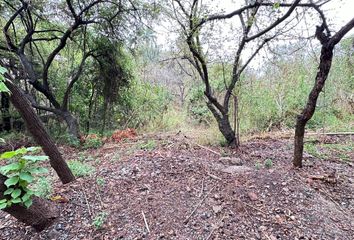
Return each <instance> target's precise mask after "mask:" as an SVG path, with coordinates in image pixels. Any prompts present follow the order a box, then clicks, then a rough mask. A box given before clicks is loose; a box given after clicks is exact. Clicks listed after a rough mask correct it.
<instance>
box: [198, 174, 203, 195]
mask: <svg viewBox="0 0 354 240" xmlns="http://www.w3.org/2000/svg"><path fill="white" fill-rule="evenodd" d="M203 192H204V177H203V180H202V187H201V189H200V193H199V196H198V197H201V196H202V195H203Z"/></svg>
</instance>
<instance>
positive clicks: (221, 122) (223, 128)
mask: <svg viewBox="0 0 354 240" xmlns="http://www.w3.org/2000/svg"><path fill="white" fill-rule="evenodd" d="M217 121H218V126H219V130H220V132H221V133H222V135H223V136H224V137H225V139H226V141H227V144H228V145H229V146H230V147H232V148H237V147H239V146H238V145H237V140H236V137H235V132H234V130H233V129H232V127H231V123H230V119H229V116H228V115H226V116H223V117H222V118H221V119H217Z"/></svg>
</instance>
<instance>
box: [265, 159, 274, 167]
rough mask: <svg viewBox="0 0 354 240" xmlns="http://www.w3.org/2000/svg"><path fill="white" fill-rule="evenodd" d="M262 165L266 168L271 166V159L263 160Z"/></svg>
mask: <svg viewBox="0 0 354 240" xmlns="http://www.w3.org/2000/svg"><path fill="white" fill-rule="evenodd" d="M264 166H265V167H266V168H272V166H273V161H272V160H271V159H267V160H265V161H264Z"/></svg>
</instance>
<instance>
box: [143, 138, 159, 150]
mask: <svg viewBox="0 0 354 240" xmlns="http://www.w3.org/2000/svg"><path fill="white" fill-rule="evenodd" d="M156 146H157V144H156V141H155V140H148V141H147V142H146V143H142V144H140V145H139V148H140V149H142V150H149V151H151V150H154V149H155V148H156Z"/></svg>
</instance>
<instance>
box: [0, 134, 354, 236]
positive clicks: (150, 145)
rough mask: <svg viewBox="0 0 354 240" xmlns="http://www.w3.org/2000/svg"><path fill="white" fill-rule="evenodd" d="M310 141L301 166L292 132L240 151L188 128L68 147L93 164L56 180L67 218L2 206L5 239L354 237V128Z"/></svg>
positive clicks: (56, 197)
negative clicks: (44, 224)
mask: <svg viewBox="0 0 354 240" xmlns="http://www.w3.org/2000/svg"><path fill="white" fill-rule="evenodd" d="M306 140H307V143H306V146H305V149H306V153H305V161H304V167H303V168H302V169H293V168H292V165H291V158H292V149H293V144H292V139H291V138H286V137H281V136H278V135H275V136H271V135H269V136H267V137H259V138H253V139H250V140H248V141H247V142H243V143H242V147H241V148H240V149H239V150H238V151H233V150H231V149H228V148H222V147H210V146H201V145H198V144H195V143H194V142H195V141H194V139H193V137H192V136H184V135H183V134H181V133H179V134H172V133H171V134H161V135H156V134H155V135H146V136H139V137H137V138H135V139H130V140H127V141H124V142H121V143H119V144H113V143H106V144H105V145H104V146H102V147H101V148H99V149H94V150H93V149H89V150H77V149H74V148H69V147H61V151H62V152H63V154H64V157H65V158H66V159H77V160H78V161H83V162H86V163H88V164H90V165H92V166H94V167H95V169H96V170H95V171H94V173H91V174H90V175H89V176H85V177H81V178H78V180H77V181H75V182H73V183H71V184H68V185H64V186H63V185H61V184H60V182H59V181H58V180H56V182H55V183H54V193H53V195H52V198H51V200H52V201H54V202H56V205H57V207H58V209H59V211H60V217H59V218H58V220H57V221H56V222H55V224H54V225H53V226H52V227H51V228H50V229H48V230H45V231H43V232H41V233H36V232H35V231H34V230H32V229H31V228H30V227H26V226H24V225H23V224H21V223H19V222H17V221H16V220H15V219H13V218H12V217H11V216H9V215H6V214H5V213H0V238H1V239H9V240H10V239H11V240H15V239H21V240H25V239H36V240H37V239H58V240H59V239H183V240H184V239H205V240H209V239H247V240H251V239H265V240H274V239H312V240H315V239H331V240H333V239H341V240H346V239H348V240H352V239H353V236H354V171H353V166H354V162H353V159H354V145H353V137H350V136H348V137H335V136H332V137H311V138H307V139H306Z"/></svg>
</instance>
